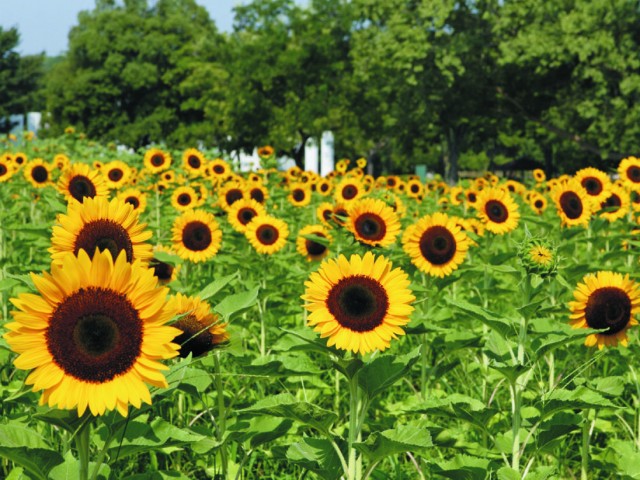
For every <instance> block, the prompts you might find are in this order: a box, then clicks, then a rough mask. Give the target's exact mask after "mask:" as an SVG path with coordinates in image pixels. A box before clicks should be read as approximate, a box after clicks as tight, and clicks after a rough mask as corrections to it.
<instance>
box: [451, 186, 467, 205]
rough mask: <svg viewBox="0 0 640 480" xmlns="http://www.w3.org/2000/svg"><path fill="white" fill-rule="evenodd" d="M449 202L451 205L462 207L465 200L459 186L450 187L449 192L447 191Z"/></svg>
mask: <svg viewBox="0 0 640 480" xmlns="http://www.w3.org/2000/svg"><path fill="white" fill-rule="evenodd" d="M449 200H450V201H451V205H462V204H463V203H464V201H465V200H466V197H465V195H464V188H462V187H461V186H459V185H456V186H454V187H451V190H449Z"/></svg>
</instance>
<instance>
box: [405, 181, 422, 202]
mask: <svg viewBox="0 0 640 480" xmlns="http://www.w3.org/2000/svg"><path fill="white" fill-rule="evenodd" d="M406 192H407V195H408V196H410V197H411V198H422V196H423V195H424V186H423V185H422V182H421V181H420V180H416V179H411V180H409V181H407V184H406Z"/></svg>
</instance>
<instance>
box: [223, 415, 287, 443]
mask: <svg viewBox="0 0 640 480" xmlns="http://www.w3.org/2000/svg"><path fill="white" fill-rule="evenodd" d="M292 425H293V422H292V421H291V420H290V419H288V418H285V419H282V418H277V417H263V416H258V417H253V418H251V419H249V420H245V419H240V420H238V421H237V422H236V423H235V424H233V425H231V426H230V427H229V432H230V435H229V436H230V438H233V439H234V440H236V441H238V442H246V441H248V442H249V447H250V448H251V449H253V450H255V449H256V448H257V447H259V446H261V445H263V444H265V443H268V442H272V441H273V440H275V439H277V438H280V437H282V436H283V435H286V434H287V432H289V430H290V429H291V426H292Z"/></svg>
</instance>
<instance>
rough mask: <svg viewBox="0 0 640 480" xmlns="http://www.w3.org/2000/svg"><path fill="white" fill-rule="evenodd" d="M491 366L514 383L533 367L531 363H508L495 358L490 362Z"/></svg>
mask: <svg viewBox="0 0 640 480" xmlns="http://www.w3.org/2000/svg"><path fill="white" fill-rule="evenodd" d="M489 368H491V369H493V370H496V371H498V372H500V373H501V374H502V375H504V377H505V378H506V379H507V380H509V382H511V383H512V384H513V383H515V381H516V380H517V379H518V378H519V377H520V376H521V375H524V374H525V373H526V372H528V371H529V370H530V369H531V367H530V366H529V365H519V364H518V365H507V364H505V363H502V362H496V361H493V360H492V361H491V362H490V363H489Z"/></svg>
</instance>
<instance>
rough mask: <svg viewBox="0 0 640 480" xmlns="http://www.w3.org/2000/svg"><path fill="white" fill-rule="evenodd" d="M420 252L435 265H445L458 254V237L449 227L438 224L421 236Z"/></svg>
mask: <svg viewBox="0 0 640 480" xmlns="http://www.w3.org/2000/svg"><path fill="white" fill-rule="evenodd" d="M419 246H420V253H422V256H423V257H424V258H425V259H426V260H427V261H428V262H429V263H431V264H433V265H444V264H446V263H448V262H449V261H451V259H452V258H453V257H454V255H455V254H456V247H457V243H456V239H455V237H454V236H453V234H452V233H451V232H450V231H449V229H448V228H446V227H444V226H442V225H436V226H433V227H430V228H428V229H427V230H425V231H424V233H423V234H422V236H421V237H420V242H419Z"/></svg>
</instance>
